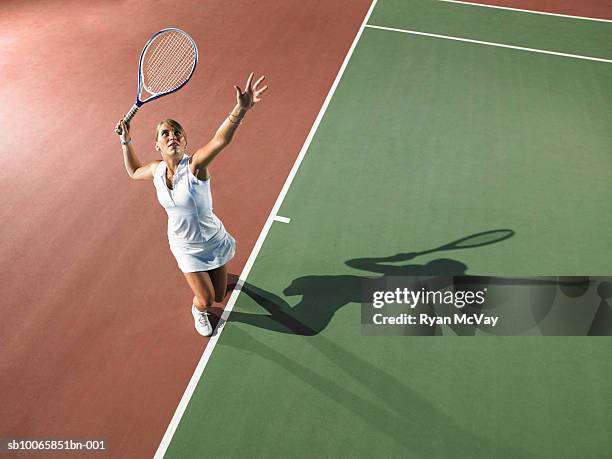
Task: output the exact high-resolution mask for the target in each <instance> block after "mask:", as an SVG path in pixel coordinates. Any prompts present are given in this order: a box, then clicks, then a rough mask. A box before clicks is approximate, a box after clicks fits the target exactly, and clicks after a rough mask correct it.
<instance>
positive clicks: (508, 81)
mask: <svg viewBox="0 0 612 459" xmlns="http://www.w3.org/2000/svg"><path fill="white" fill-rule="evenodd" d="M382 27H385V28H387V29H382ZM389 28H391V29H396V30H389ZM404 31H410V32H421V33H427V34H435V35H438V36H431V35H416V34H414V33H409V32H404ZM441 35H443V36H445V37H454V38H462V39H468V40H477V41H480V42H487V43H489V44H482V43H474V42H466V41H458V40H455V39H450V38H443V37H440V36H441ZM611 38H612V24H610V23H609V22H600V21H588V20H583V19H575V18H567V17H560V16H548V15H540V14H530V13H525V12H517V11H509V10H502V9H492V8H483V7H478V6H470V5H464V4H453V3H445V2H423V1H398V0H379V1H378V2H377V4H376V6H375V7H374V9H373V11H372V12H371V15H370V16H369V18H367V22H366V24H365V27H362V33H361V35H360V36H359V37H358V39H357V40H356V43H355V47H354V50H353V52H352V56H350V60H349V61H348V65H347V66H346V69H345V70H344V72H343V74H342V75H341V79H340V80H339V84H338V85H337V87H336V88H335V90H334V91H333V94H332V95H331V99H330V101H329V105H328V106H327V107H326V108H325V109H324V113H323V114H322V118H321V120H320V124H318V126H316V125H315V127H314V136H313V137H312V141H311V142H310V143H309V144H308V141H307V145H306V146H305V149H307V151H306V153H305V156H304V158H303V161H302V162H301V164H300V165H299V169H297V172H296V174H295V177H294V179H293V180H292V182H291V183H290V186H289V187H288V188H287V192H286V196H284V198H283V197H282V196H281V198H279V201H278V204H280V206H279V207H278V208H277V209H275V210H274V211H273V214H272V215H271V217H270V221H272V220H273V217H274V216H275V215H278V216H281V217H285V218H288V219H290V223H284V222H282V221H278V220H275V221H274V222H273V223H271V225H270V228H269V232H268V233H267V235H264V236H265V239H264V238H263V237H262V238H261V240H263V244H262V245H261V250H260V251H259V253H258V254H257V257H256V258H254V263H253V264H252V268H251V269H250V272H248V278H247V279H246V283H245V285H244V286H243V288H242V292H241V293H240V294H239V296H237V299H236V298H234V299H235V304H234V305H233V312H232V313H231V315H230V316H229V320H228V322H227V323H226V324H225V325H224V327H223V331H222V334H221V336H220V337H218V341H216V342H214V341H213V342H214V344H215V347H214V351H213V352H212V353H211V354H210V356H207V355H205V357H204V359H203V361H201V365H200V367H199V370H202V369H203V368H202V366H203V363H204V362H207V364H206V367H205V370H204V372H203V374H202V376H201V378H200V379H199V380H198V382H197V385H195V384H194V386H193V387H191V388H188V391H187V393H186V396H185V397H184V400H183V402H186V401H187V398H189V395H191V390H192V389H193V393H192V395H191V396H190V399H189V403H188V404H187V405H186V407H185V409H184V412H182V408H179V413H177V415H176V416H175V419H174V420H173V425H171V427H170V430H171V431H172V430H173V429H174V428H176V431H175V432H174V435H173V436H172V437H171V439H170V435H169V434H167V436H166V438H165V439H164V442H162V446H161V447H160V450H159V451H158V453H161V452H162V451H166V448H167V451H166V456H165V457H176V458H179V457H180V458H187V457H194V458H195V457H203V456H204V455H207V456H208V455H223V456H227V457H240V456H245V455H248V456H273V457H283V456H285V457H286V456H291V457H356V456H361V457H383V456H384V457H399V456H402V457H577V456H580V457H604V456H606V455H607V454H608V453H609V451H610V448H611V447H612V441H611V440H610V436H609V431H610V427H611V426H612V415H611V414H610V413H611V411H610V401H611V399H610V396H609V394H608V392H609V390H608V381H609V379H610V377H611V376H612V363H611V362H610V359H609V358H608V351H609V340H608V339H606V338H601V339H593V338H551V337H549V338H538V337H521V338H517V337H495V336H481V337H477V338H452V337H438V338H422V337H412V338H411V337H401V338H400V337H367V336H362V335H361V333H360V305H359V299H358V293H357V292H358V291H359V285H360V281H361V280H362V279H363V278H366V277H369V276H374V277H381V276H387V275H418V274H423V275H425V274H447V273H448V272H449V271H450V272H467V273H472V274H487V275H500V276H511V275H551V274H555V275H572V274H577V273H581V274H588V275H606V274H609V273H610V252H609V247H611V246H612V233H611V232H610V231H609V228H610V227H611V226H612V205H611V204H610V200H609V199H607V198H606V197H607V196H610V195H611V194H612V185H611V183H612V182H611V181H610V180H609V175H610V170H612V156H611V155H610V152H611V151H612V134H611V132H612V131H611V130H610V126H611V125H612V98H611V97H612V95H611V92H610V81H612V62H611V61H610V59H612V40H611ZM494 44H503V45H509V46H513V47H521V48H530V49H532V50H525V49H515V48H508V47H500V46H495V45H494ZM536 50H544V51H551V52H554V53H563V54H571V55H574V56H562V55H558V54H547V53H541V52H537V51H536ZM583 57H589V58H597V59H601V60H590V59H585V58H583ZM280 200H282V203H281V201H280ZM497 228H509V229H511V230H512V231H514V236H513V237H512V238H510V239H508V240H505V241H502V242H500V243H498V244H494V245H488V246H485V247H479V248H474V249H472V250H462V251H460V252H459V251H457V252H446V253H444V254H439V253H431V254H428V255H424V256H422V257H421V258H415V259H414V260H410V261H409V262H404V263H401V262H397V261H395V262H394V261H392V258H391V257H392V256H394V255H395V254H401V253H409V252H419V251H424V250H426V249H429V248H433V247H438V246H440V245H441V244H444V243H446V242H449V241H451V240H455V239H457V238H460V237H464V236H467V235H469V234H473V233H477V232H480V231H487V230H493V229H497ZM247 265H248V264H247ZM242 277H243V278H244V277H245V275H244V274H243V276H242ZM230 303H232V301H231V300H230ZM209 347H211V346H210V345H209ZM196 377H197V372H196ZM194 382H195V381H194ZM181 414H182V416H180V415H181ZM179 416H180V422H179ZM169 440H170V441H169Z"/></svg>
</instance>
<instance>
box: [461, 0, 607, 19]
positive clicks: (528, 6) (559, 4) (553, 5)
mask: <svg viewBox="0 0 612 459" xmlns="http://www.w3.org/2000/svg"><path fill="white" fill-rule="evenodd" d="M469 1H471V0H469ZM472 3H482V4H485V5H494V6H503V7H507V8H518V9H523V10H533V11H542V12H546V13H556V14H566V15H570V16H582V17H589V18H597V19H611V20H612V2H611V1H610V0H580V1H576V0H486V1H474V2H472Z"/></svg>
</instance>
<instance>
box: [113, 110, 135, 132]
mask: <svg viewBox="0 0 612 459" xmlns="http://www.w3.org/2000/svg"><path fill="white" fill-rule="evenodd" d="M139 109H140V107H139V106H138V105H136V104H134V105H133V106H132V108H131V109H130V111H129V112H128V113H127V115H125V117H124V118H123V122H124V123H125V124H130V121H132V118H134V115H136V112H137V111H138V110H139ZM115 132H116V133H117V134H118V135H121V134H122V133H123V129H121V127H118V128H117V129H115Z"/></svg>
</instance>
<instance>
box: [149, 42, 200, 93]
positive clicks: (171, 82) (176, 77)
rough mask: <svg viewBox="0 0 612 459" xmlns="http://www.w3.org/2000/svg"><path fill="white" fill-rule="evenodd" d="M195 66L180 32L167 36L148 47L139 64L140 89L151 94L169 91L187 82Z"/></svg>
mask: <svg viewBox="0 0 612 459" xmlns="http://www.w3.org/2000/svg"><path fill="white" fill-rule="evenodd" d="M195 62H196V51H195V47H194V45H193V43H192V42H191V40H190V39H189V38H188V37H186V36H185V35H183V34H182V33H180V32H167V33H164V34H162V35H160V36H159V37H158V38H157V39H156V40H155V41H154V42H152V43H151V44H150V45H149V49H148V51H147V56H146V58H145V62H144V63H143V64H144V65H143V67H142V72H143V86H144V88H145V89H146V90H147V91H148V92H149V93H151V94H159V93H162V92H168V91H172V90H173V89H176V88H178V87H179V86H181V85H182V84H183V83H184V82H185V81H187V80H188V79H189V76H190V75H191V71H192V70H193V67H194V65H195Z"/></svg>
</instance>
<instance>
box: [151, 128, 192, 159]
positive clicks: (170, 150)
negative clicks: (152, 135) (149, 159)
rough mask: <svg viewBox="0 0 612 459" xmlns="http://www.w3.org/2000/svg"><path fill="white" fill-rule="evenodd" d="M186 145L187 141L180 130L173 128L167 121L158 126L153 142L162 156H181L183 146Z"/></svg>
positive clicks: (183, 149) (183, 150)
mask: <svg viewBox="0 0 612 459" xmlns="http://www.w3.org/2000/svg"><path fill="white" fill-rule="evenodd" d="M186 147H187V141H186V140H185V136H184V135H183V132H182V131H179V130H178V129H175V128H173V127H172V126H171V125H169V124H168V123H163V124H162V125H161V126H160V128H159V133H158V134H157V141H156V142H155V149H156V150H157V151H159V152H160V153H161V154H162V156H164V155H166V156H174V155H178V156H183V154H184V153H185V148H186Z"/></svg>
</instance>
